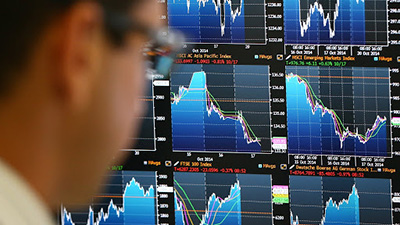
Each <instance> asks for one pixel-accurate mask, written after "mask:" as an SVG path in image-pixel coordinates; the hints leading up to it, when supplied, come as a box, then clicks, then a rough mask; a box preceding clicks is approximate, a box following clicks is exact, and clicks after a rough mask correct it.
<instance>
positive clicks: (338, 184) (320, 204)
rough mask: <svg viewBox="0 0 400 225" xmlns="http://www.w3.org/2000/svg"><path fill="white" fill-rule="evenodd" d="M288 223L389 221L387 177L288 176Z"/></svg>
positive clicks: (351, 223)
mask: <svg viewBox="0 0 400 225" xmlns="http://www.w3.org/2000/svg"><path fill="white" fill-rule="evenodd" d="M289 179H290V199H291V201H290V203H291V204H290V205H291V207H290V208H291V224H292V225H300V224H319V225H328V224H348V225H360V224H392V213H391V209H392V205H391V183H390V180H388V179H370V178H362V179H361V178H338V177H304V176H290V178H289Z"/></svg>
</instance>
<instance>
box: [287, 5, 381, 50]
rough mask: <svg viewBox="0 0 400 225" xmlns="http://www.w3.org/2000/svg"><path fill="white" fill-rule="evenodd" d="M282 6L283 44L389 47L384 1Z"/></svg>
mask: <svg viewBox="0 0 400 225" xmlns="http://www.w3.org/2000/svg"><path fill="white" fill-rule="evenodd" d="M283 2H284V18H285V43H286V44H340V45H387V44H388V35H387V31H388V19H387V1H386V0H343V1H339V0H332V1H326V0H284V1H283Z"/></svg>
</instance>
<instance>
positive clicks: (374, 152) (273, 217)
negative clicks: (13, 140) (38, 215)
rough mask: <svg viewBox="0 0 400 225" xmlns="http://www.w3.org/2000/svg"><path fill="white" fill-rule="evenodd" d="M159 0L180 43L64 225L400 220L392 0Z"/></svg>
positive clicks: (398, 7) (398, 57) (399, 102)
mask: <svg viewBox="0 0 400 225" xmlns="http://www.w3.org/2000/svg"><path fill="white" fill-rule="evenodd" d="M159 4H163V5H164V6H165V7H166V8H167V14H166V15H164V16H162V17H161V19H163V20H165V21H166V23H168V25H169V27H170V29H173V30H178V31H180V32H182V33H184V34H185V35H186V37H187V39H186V43H185V45H184V46H183V50H182V52H180V53H179V54H177V55H176V60H175V66H174V67H173V69H172V70H171V71H170V79H168V80H166V79H160V78H161V77H162V76H159V77H157V76H154V77H153V80H152V83H151V84H149V86H150V87H149V93H148V94H147V95H146V96H144V97H143V101H145V102H146V104H147V105H148V112H147V114H146V115H145V116H144V117H143V129H142V132H141V135H140V136H139V137H135V138H134V139H136V146H135V147H131V148H128V149H124V150H123V151H128V152H129V154H130V157H129V159H128V161H127V162H126V163H125V164H124V165H113V166H111V167H110V168H109V169H110V174H109V175H107V176H109V178H110V179H108V182H107V183H105V184H104V189H103V192H102V193H100V194H98V195H97V196H95V197H94V199H93V204H92V205H91V206H85V207H84V209H85V210H84V211H83V212H82V211H81V212H76V211H71V210H70V209H68V208H64V207H62V210H61V216H60V222H61V223H62V224H64V225H72V224H75V225H77V224H84V225H92V224H121V225H122V224H141V225H142V224H160V225H173V224H176V225H236V224H237V225H260V224H262V225H268V224H274V225H280V224H285V225H287V224H291V225H300V224H303V225H305V224H307V225H309V224H313V225H328V224H345V225H360V224H400V183H399V180H400V179H399V178H400V177H399V171H398V170H399V169H400V166H399V165H400V158H399V156H400V133H399V129H400V97H399V96H400V74H399V73H400V69H399V65H400V48H399V45H400V1H398V0H343V1H339V0H330V1H327V0H268V1H267V0H212V1H211V0H165V1H159ZM110 132H111V131H110Z"/></svg>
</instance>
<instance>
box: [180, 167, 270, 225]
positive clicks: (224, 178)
mask: <svg viewBox="0 0 400 225" xmlns="http://www.w3.org/2000/svg"><path fill="white" fill-rule="evenodd" d="M174 184H175V187H174V189H175V220H176V222H175V224H176V225H189V224H191V225H195V224H201V225H212V224H213V225H217V224H219V225H223V224H238V225H241V224H254V225H257V224H272V213H271V212H272V202H271V177H270V176H269V175H249V174H238V175H236V174H206V173H175V180H174Z"/></svg>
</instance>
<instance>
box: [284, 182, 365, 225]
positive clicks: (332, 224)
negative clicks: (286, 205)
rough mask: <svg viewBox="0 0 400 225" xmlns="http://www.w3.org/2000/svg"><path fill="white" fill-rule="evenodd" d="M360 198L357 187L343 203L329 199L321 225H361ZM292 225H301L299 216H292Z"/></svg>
mask: <svg viewBox="0 0 400 225" xmlns="http://www.w3.org/2000/svg"><path fill="white" fill-rule="evenodd" d="M359 199H360V197H359V196H358V193H357V189H356V187H355V186H353V188H352V192H351V193H350V195H349V197H348V198H347V199H343V200H342V201H341V202H336V201H334V200H332V198H330V199H329V201H328V202H327V203H326V207H325V216H324V217H323V218H322V220H321V223H320V224H321V225H337V224H347V225H360V204H359ZM291 224H292V225H299V224H300V222H299V218H298V216H296V217H294V216H293V214H292V215H291Z"/></svg>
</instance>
